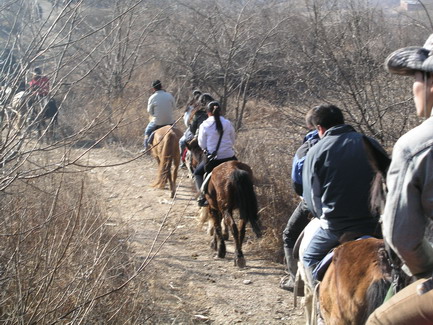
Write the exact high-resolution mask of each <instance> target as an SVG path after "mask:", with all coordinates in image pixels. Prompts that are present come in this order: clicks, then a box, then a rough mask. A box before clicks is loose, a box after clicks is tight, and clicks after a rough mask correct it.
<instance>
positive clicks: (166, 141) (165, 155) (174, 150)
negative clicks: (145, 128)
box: [151, 125, 182, 198]
mask: <svg viewBox="0 0 433 325" xmlns="http://www.w3.org/2000/svg"><path fill="white" fill-rule="evenodd" d="M181 137H182V132H181V131H180V130H178V129H176V128H173V127H172V126H170V125H166V126H163V127H161V128H159V129H157V130H156V131H155V134H154V137H153V140H152V143H151V145H152V156H154V157H155V158H156V161H157V162H158V167H159V170H158V176H157V179H156V180H155V182H154V183H153V185H152V186H154V187H157V188H164V187H165V184H166V183H167V181H168V182H169V184H170V191H171V197H172V198H173V197H174V194H175V192H176V179H177V171H178V168H179V162H180V153H179V139H180V138H181Z"/></svg>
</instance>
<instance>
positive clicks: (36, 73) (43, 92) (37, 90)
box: [29, 68, 50, 98]
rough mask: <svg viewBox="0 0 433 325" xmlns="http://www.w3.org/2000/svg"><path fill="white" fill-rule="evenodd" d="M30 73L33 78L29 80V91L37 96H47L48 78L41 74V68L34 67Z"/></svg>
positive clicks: (48, 88)
mask: <svg viewBox="0 0 433 325" xmlns="http://www.w3.org/2000/svg"><path fill="white" fill-rule="evenodd" d="M32 74H33V78H32V80H30V82H29V86H30V91H32V92H33V94H35V95H36V96H37V97H39V98H43V97H46V96H48V93H49V92H50V80H49V79H48V77H47V76H44V75H42V70H41V68H35V69H34V70H33V72H32Z"/></svg>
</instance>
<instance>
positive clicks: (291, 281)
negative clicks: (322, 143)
mask: <svg viewBox="0 0 433 325" xmlns="http://www.w3.org/2000/svg"><path fill="white" fill-rule="evenodd" d="M313 111H314V108H312V109H310V110H309V111H308V112H307V114H306V116H305V126H306V127H307V129H308V130H309V131H308V133H307V134H306V135H305V136H304V139H303V141H302V145H301V146H300V147H299V148H298V150H296V154H295V156H294V157H293V162H292V173H291V178H292V185H293V189H294V190H295V192H296V194H298V195H299V197H300V198H301V200H300V202H299V204H298V206H297V207H296V209H295V210H294V211H293V213H292V215H291V216H290V218H289V220H288V221H287V225H286V228H285V229H284V231H283V247H284V257H285V258H286V264H287V272H288V275H286V276H284V277H283V278H282V279H281V281H280V288H282V289H284V290H289V291H294V286H295V278H296V272H297V271H298V261H297V260H296V259H295V257H294V255H293V251H294V247H295V244H296V241H297V240H298V237H299V236H300V235H301V233H302V231H303V230H304V228H305V227H306V226H307V224H308V223H309V222H310V210H308V207H307V204H306V203H305V200H304V199H303V197H302V191H303V187H302V168H303V166H304V162H305V157H306V156H307V153H308V151H309V150H310V149H311V148H312V147H313V146H314V145H315V144H316V143H317V142H318V141H319V140H320V137H319V133H318V131H317V130H316V128H315V126H314V124H313V121H312V115H313ZM300 289H301V290H302V289H303V288H300ZM298 292H299V293H300V294H301V292H302V291H298Z"/></svg>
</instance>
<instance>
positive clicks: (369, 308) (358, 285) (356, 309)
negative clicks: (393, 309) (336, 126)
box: [298, 138, 401, 325]
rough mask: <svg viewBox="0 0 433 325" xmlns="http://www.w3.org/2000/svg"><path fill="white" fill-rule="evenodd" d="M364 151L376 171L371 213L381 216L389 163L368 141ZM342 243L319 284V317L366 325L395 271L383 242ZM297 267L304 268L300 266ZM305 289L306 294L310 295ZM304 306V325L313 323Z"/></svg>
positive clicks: (339, 323)
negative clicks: (305, 319)
mask: <svg viewBox="0 0 433 325" xmlns="http://www.w3.org/2000/svg"><path fill="white" fill-rule="evenodd" d="M365 148H366V151H367V155H368V157H369V161H370V164H371V165H372V167H373V169H374V170H375V171H376V177H375V180H374V182H373V186H372V190H371V205H372V210H374V211H376V212H378V213H380V212H381V209H382V207H383V205H384V200H385V189H384V187H383V186H382V185H383V180H384V177H385V175H386V170H387V168H388V166H389V163H390V160H389V158H388V157H386V156H385V155H384V154H383V153H382V152H381V151H380V150H378V149H377V148H375V146H374V145H373V144H372V143H370V141H368V139H367V138H366V139H365ZM307 227H308V226H307ZM306 230H307V228H306ZM351 235H352V236H353V234H351ZM306 236H307V235H306ZM350 237H351V236H350V235H349V236H348V237H347V238H348V239H350ZM307 238H308V237H307ZM341 242H343V244H342V245H340V246H338V247H337V248H335V249H334V255H333V257H332V261H331V263H330V265H329V267H328V269H327V270H326V273H325V275H324V277H323V279H322V281H321V282H320V285H319V309H320V315H321V316H322V318H323V320H324V322H325V324H333V325H334V324H336V325H343V324H344V325H346V324H347V325H348V324H351V325H357V324H365V322H366V320H367V318H368V316H369V315H370V314H371V313H372V312H373V311H374V310H375V309H376V308H377V307H379V306H380V305H381V304H382V303H383V301H384V298H385V296H386V293H387V291H388V289H389V287H390V285H391V280H392V276H393V274H395V272H396V270H394V269H392V268H391V264H392V263H390V257H389V254H388V252H387V250H386V249H385V244H384V241H383V240H382V239H377V238H368V239H362V240H355V241H346V240H345V239H342V240H341ZM301 246H302V243H301ZM300 254H302V251H300ZM393 263H394V261H393ZM394 264H395V263H394ZM298 265H299V266H300V268H302V267H303V263H299V264H298ZM301 274H302V272H301ZM399 275H400V274H399ZM400 276H401V275H400ZM308 289H309V288H307V290H305V291H307V292H312V291H310V290H311V289H310V290H308ZM307 300H308V302H310V303H311V301H314V300H315V299H312V298H311V297H308V298H307ZM306 307H307V309H308V312H307V313H306V317H307V323H309V324H310V323H312V324H314V320H315V316H316V306H315V305H314V304H312V305H309V306H306Z"/></svg>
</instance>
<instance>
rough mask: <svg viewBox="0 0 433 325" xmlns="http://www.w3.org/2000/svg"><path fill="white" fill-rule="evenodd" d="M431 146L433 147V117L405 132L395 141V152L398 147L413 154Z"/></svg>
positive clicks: (408, 153)
mask: <svg viewBox="0 0 433 325" xmlns="http://www.w3.org/2000/svg"><path fill="white" fill-rule="evenodd" d="M429 147H433V117H430V118H429V119H427V120H425V121H424V122H423V123H422V124H420V125H418V126H417V127H415V128H413V129H411V130H409V131H408V132H407V133H405V134H403V135H402V136H401V137H400V138H399V139H398V140H397V142H396V143H395V145H394V150H393V152H394V151H395V150H396V149H398V150H400V151H404V152H405V154H406V155H410V156H413V155H416V154H417V153H418V152H420V151H423V150H425V149H426V148H429Z"/></svg>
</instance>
